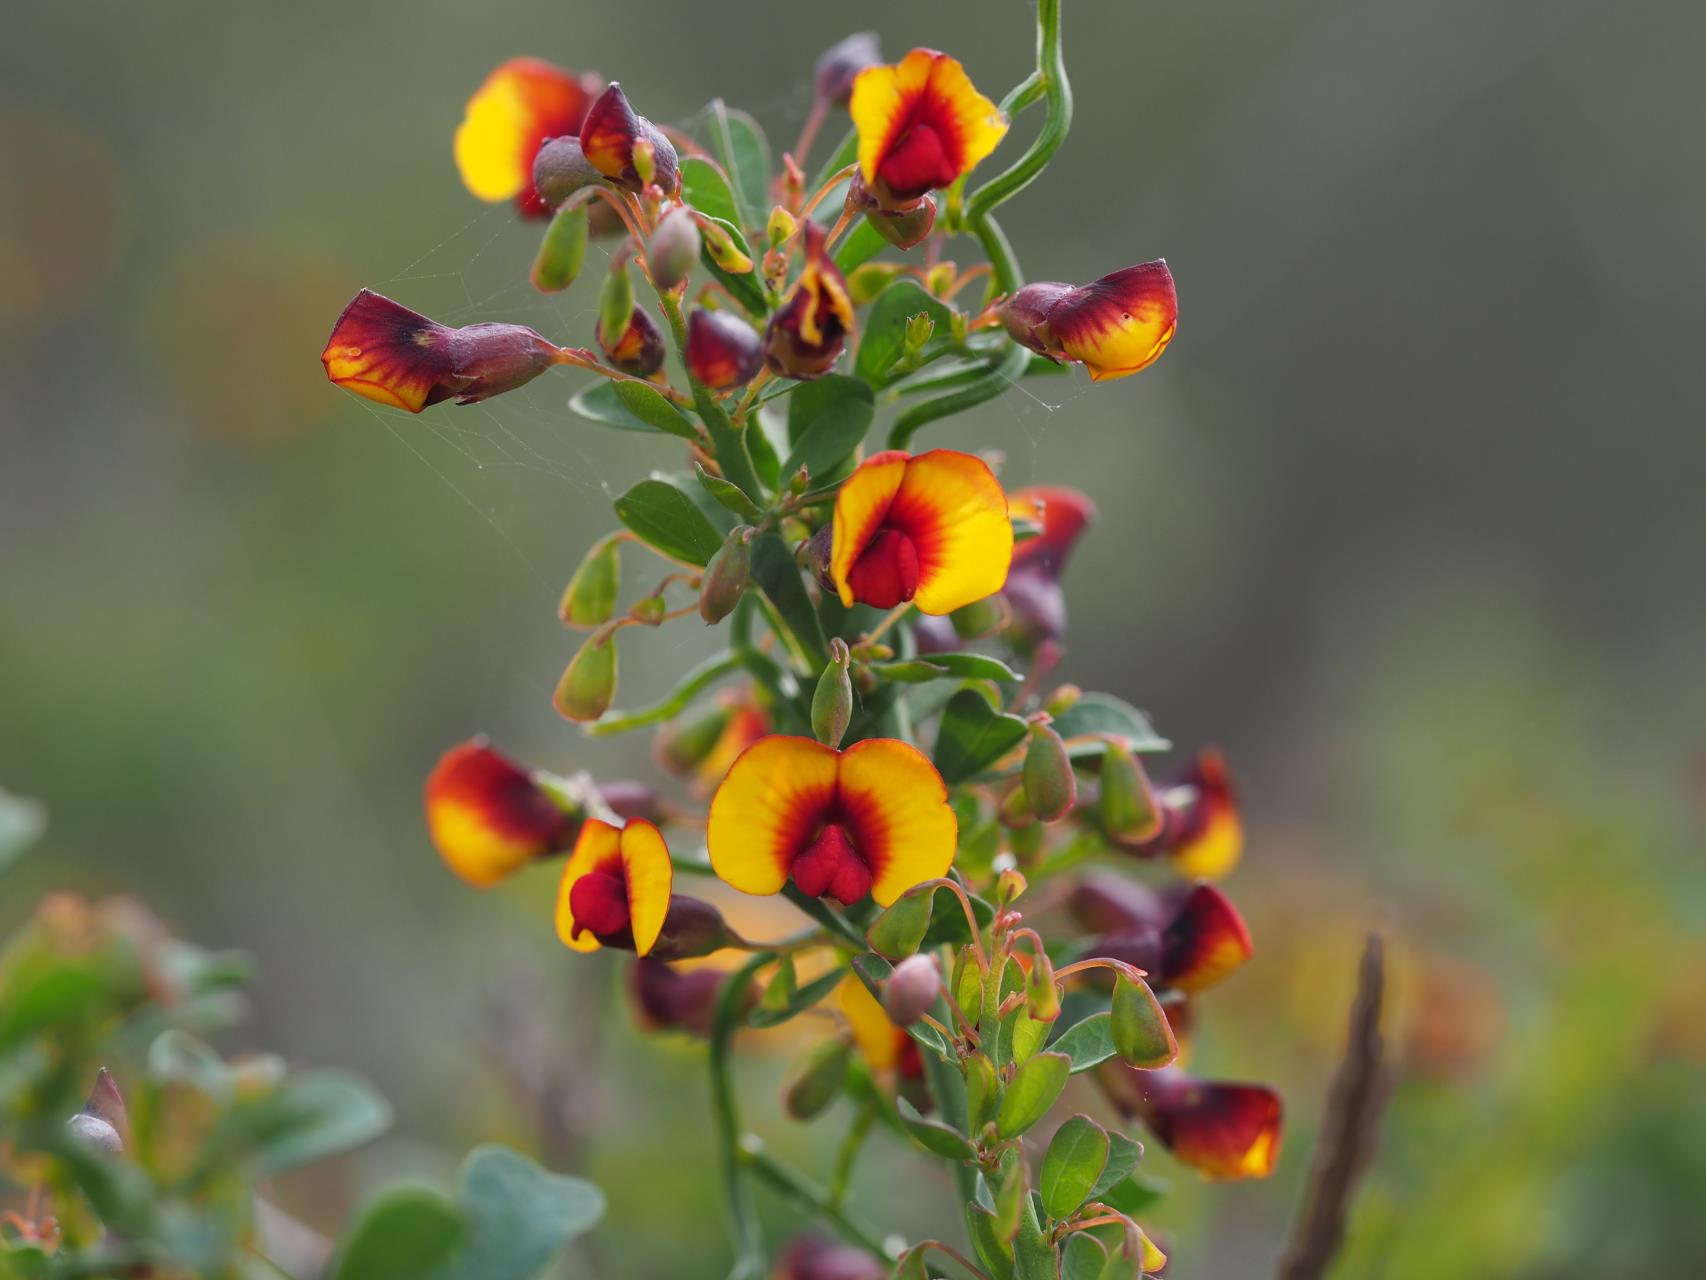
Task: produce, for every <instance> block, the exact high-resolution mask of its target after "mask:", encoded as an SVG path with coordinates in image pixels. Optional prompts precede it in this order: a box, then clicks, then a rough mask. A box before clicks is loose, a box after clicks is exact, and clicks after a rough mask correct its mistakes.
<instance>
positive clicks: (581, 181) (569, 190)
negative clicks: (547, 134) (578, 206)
mask: <svg viewBox="0 0 1706 1280" xmlns="http://www.w3.org/2000/svg"><path fill="white" fill-rule="evenodd" d="M603 177H604V175H603V174H601V173H599V171H598V170H597V169H595V168H593V167H592V162H591V161H590V160H588V159H587V158H586V155H585V153H584V152H582V151H581V142H580V139H579V138H552V139H550V141H548V142H546V143H545V145H544V146H542V147H540V148H539V154H538V155H536V156H534V157H533V188H534V190H535V191H537V192H538V193H539V198H540V200H542V201H543V202H544V204H545V206H546V207H547V208H551V209H555V208H556V207H557V206H558V205H560V204H562V203H563V201H565V200H567V199H568V198H569V197H570V196H572V195H574V193H575V192H577V191H579V190H581V189H582V188H583V187H590V186H592V185H593V184H594V183H597V182H598V181H600V180H601V179H602V178H603Z"/></svg>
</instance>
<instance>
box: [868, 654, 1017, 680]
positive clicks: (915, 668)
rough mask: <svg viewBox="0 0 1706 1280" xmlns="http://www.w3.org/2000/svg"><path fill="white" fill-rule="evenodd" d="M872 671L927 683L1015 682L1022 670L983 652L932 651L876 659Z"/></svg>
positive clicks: (887, 676)
mask: <svg viewBox="0 0 1706 1280" xmlns="http://www.w3.org/2000/svg"><path fill="white" fill-rule="evenodd" d="M871 670H872V671H874V672H876V673H877V674H878V675H880V676H882V677H883V678H884V679H887V680H899V681H901V682H902V683H903V684H923V683H924V682H925V681H927V680H1000V681H1003V682H1012V681H1017V680H1018V679H1019V673H1018V672H1017V671H1014V670H1013V668H1012V667H1009V666H1008V665H1007V664H1006V663H1005V662H1003V661H1001V659H999V658H991V657H987V656H986V655H984V654H981V653H932V654H929V655H927V656H925V657H922V658H909V659H906V660H904V661H901V662H873V663H872V664H871Z"/></svg>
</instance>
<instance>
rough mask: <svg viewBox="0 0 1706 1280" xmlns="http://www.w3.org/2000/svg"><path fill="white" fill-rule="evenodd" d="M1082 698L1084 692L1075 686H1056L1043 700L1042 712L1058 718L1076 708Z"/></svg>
mask: <svg viewBox="0 0 1706 1280" xmlns="http://www.w3.org/2000/svg"><path fill="white" fill-rule="evenodd" d="M1083 696H1084V690H1082V689H1080V688H1079V687H1078V686H1077V685H1075V684H1063V685H1058V686H1056V687H1055V689H1054V690H1053V692H1051V693H1050V694H1049V695H1048V696H1047V697H1046V698H1044V699H1043V710H1044V711H1046V712H1048V713H1049V715H1051V716H1055V717H1057V718H1058V717H1060V716H1063V715H1065V714H1066V713H1067V712H1068V711H1070V710H1072V708H1073V707H1075V706H1077V705H1078V700H1079V699H1080V698H1082V697H1083Z"/></svg>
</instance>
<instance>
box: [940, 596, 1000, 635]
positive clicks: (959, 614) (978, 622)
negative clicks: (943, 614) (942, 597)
mask: <svg viewBox="0 0 1706 1280" xmlns="http://www.w3.org/2000/svg"><path fill="white" fill-rule="evenodd" d="M948 621H949V622H950V623H951V624H952V625H953V628H954V634H955V635H956V636H958V637H959V638H960V639H961V640H976V639H977V638H978V637H979V636H987V635H990V634H991V633H993V632H995V631H999V630H1000V629H1001V624H1002V608H1001V605H1000V603H999V602H998V601H997V600H996V598H995V597H994V596H990V597H988V598H987V599H983V600H976V601H973V602H972V603H971V604H968V605H965V606H964V607H963V608H959V609H955V610H954V611H953V612H952V613H950V614H949V615H948Z"/></svg>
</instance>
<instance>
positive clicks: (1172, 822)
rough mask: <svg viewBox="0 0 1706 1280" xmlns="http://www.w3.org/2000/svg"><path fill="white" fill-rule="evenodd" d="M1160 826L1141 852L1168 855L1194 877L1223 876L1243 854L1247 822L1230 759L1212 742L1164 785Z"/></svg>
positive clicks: (1138, 849)
mask: <svg viewBox="0 0 1706 1280" xmlns="http://www.w3.org/2000/svg"><path fill="white" fill-rule="evenodd" d="M1160 798H1161V814H1162V826H1161V830H1160V831H1159V832H1158V833H1157V834H1155V835H1154V836H1152V837H1150V839H1148V840H1146V841H1144V842H1143V843H1142V844H1140V845H1132V846H1128V847H1129V848H1130V850H1131V852H1133V853H1135V854H1137V855H1138V856H1139V857H1158V856H1162V855H1165V856H1166V857H1167V859H1168V860H1169V861H1170V862H1171V863H1172V864H1173V869H1174V870H1175V871H1177V872H1178V873H1179V874H1180V875H1182V876H1184V877H1185V878H1187V879H1190V880H1220V879H1224V878H1225V877H1226V876H1228V875H1230V874H1231V873H1232V871H1233V869H1234V868H1235V867H1236V866H1237V865H1238V861H1239V859H1240V858H1242V857H1243V855H1244V822H1243V819H1242V818H1241V817H1240V816H1239V812H1238V798H1237V794H1236V792H1235V791H1234V790H1233V786H1232V775H1231V774H1230V772H1228V770H1227V767H1226V758H1225V757H1224V756H1223V755H1221V753H1220V752H1219V751H1217V750H1215V749H1214V748H1212V747H1205V748H1203V749H1202V750H1201V751H1199V752H1198V753H1197V758H1196V760H1195V761H1193V762H1192V763H1191V765H1190V766H1189V767H1188V768H1187V769H1185V770H1184V771H1183V772H1182V773H1180V774H1179V775H1178V776H1177V777H1175V778H1173V779H1172V780H1171V781H1170V783H1169V784H1168V785H1167V786H1166V787H1164V788H1162V789H1161V797H1160Z"/></svg>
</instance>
